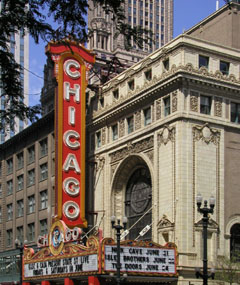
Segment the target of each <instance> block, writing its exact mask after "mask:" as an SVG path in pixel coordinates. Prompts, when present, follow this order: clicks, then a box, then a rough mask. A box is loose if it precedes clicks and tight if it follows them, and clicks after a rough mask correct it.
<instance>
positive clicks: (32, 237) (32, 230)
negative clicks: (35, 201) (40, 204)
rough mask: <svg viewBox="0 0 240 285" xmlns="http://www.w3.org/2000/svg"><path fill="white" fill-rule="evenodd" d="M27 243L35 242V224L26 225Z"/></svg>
mask: <svg viewBox="0 0 240 285" xmlns="http://www.w3.org/2000/svg"><path fill="white" fill-rule="evenodd" d="M27 239H28V241H35V224H34V223H31V224H28V238H27Z"/></svg>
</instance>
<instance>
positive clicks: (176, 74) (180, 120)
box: [0, 3, 240, 284]
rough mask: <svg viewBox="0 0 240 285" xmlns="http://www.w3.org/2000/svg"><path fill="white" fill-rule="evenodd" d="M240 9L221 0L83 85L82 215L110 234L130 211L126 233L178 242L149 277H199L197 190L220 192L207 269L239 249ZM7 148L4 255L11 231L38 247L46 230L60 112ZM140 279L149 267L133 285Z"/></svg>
mask: <svg viewBox="0 0 240 285" xmlns="http://www.w3.org/2000/svg"><path fill="white" fill-rule="evenodd" d="M239 13H240V5H239V4H237V3H232V4H231V9H229V7H228V6H224V7H223V8H221V9H219V10H218V11H216V12H215V13H213V14H212V15H210V16H209V17H207V18H206V19H204V20H203V21H202V22H200V23H199V24H197V25H196V26H194V27H193V28H191V29H190V30H188V31H187V32H185V33H184V34H182V35H180V36H178V37H177V38H175V39H174V40H172V41H170V42H169V43H168V44H166V45H164V47H162V48H161V49H159V50H156V51H155V52H153V53H152V54H150V55H149V56H147V57H146V58H145V59H143V60H142V61H140V62H138V63H136V64H135V65H133V66H132V67H130V68H129V69H127V70H125V71H124V72H123V73H121V74H119V75H118V76H116V77H115V78H113V79H111V80H110V81H108V82H107V83H106V84H104V85H103V86H102V88H101V90H100V92H99V93H98V94H95V93H93V92H92V91H89V92H87V94H86V98H87V111H86V113H87V115H86V202H85V208H86V219H87V221H88V224H89V225H90V224H91V225H92V226H96V228H98V229H99V230H100V231H101V232H102V235H103V237H112V238H114V236H115V233H114V231H113V230H112V227H111V216H116V217H117V218H119V219H121V220H122V219H123V217H124V216H126V217H127V218H128V224H127V231H126V232H125V237H124V238H123V239H125V240H128V239H130V240H135V239H136V240H151V241H154V242H155V243H157V244H161V245H164V244H166V243H174V244H176V246H177V253H178V262H177V272H178V276H177V277H176V278H175V279H172V280H170V279H167V278H166V279H164V278H163V279H156V280H155V279H154V278H153V279H151V280H150V279H149V280H150V281H151V282H155V283H158V284H160V283H163V284H165V283H166V282H169V283H173V284H189V282H191V284H197V283H199V280H198V281H197V280H196V279H195V268H196V267H201V266H202V258H203V256H202V251H203V246H202V229H203V225H202V215H201V214H199V213H198V211H197V204H196V197H197V195H198V194H199V193H200V194H201V195H202V197H203V198H204V199H205V200H209V199H210V197H212V196H213V197H214V198H215V207H214V213H213V214H211V215H210V218H209V227H208V235H207V243H208V266H209V271H210V269H211V268H215V269H216V268H217V259H218V258H219V257H222V256H228V257H229V256H231V255H232V254H233V253H234V252H235V251H237V250H239V248H240V211H239V203H240V195H239V184H240V175H239V169H240V163H239V161H240V145H239V142H240V124H239V123H240V89H239V87H240V37H239V27H240V16H239ZM0 149H1V152H0V156H1V157H0V158H1V177H0V183H1V188H0V189H1V197H0V214H1V216H0V217H1V220H0V231H1V241H0V242H1V244H0V250H1V251H2V253H1V254H3V253H4V252H6V251H10V250H13V249H14V240H15V239H16V238H18V239H21V240H25V239H27V240H28V244H29V246H33V245H34V244H35V243H36V240H37V237H38V236H39V235H43V234H44V233H47V232H49V230H50V228H51V223H52V214H53V213H54V206H55V202H54V201H55V198H54V196H55V192H54V168H55V163H54V159H55V149H54V127H53V114H52V113H49V114H47V115H45V116H44V117H43V118H42V119H41V120H39V121H38V122H37V123H35V124H34V125H32V126H30V127H28V128H27V129H26V130H24V131H23V132H21V133H19V134H18V135H16V136H14V137H13V138H12V139H10V140H9V141H7V142H6V143H4V144H3V145H1V146H0ZM31 159H32V160H31ZM20 177H22V178H21V179H23V180H22V183H20V181H21V180H20ZM11 185H12V186H11ZM20 201H22V202H21V203H22V204H21V203H20ZM21 205H22V206H21ZM143 229H144V230H143ZM126 280H127V281H126V282H128V279H126ZM141 282H146V281H145V279H144V276H143V275H140V276H138V278H137V279H136V282H135V283H141ZM209 282H211V281H210V280H209Z"/></svg>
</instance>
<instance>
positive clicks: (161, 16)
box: [88, 0, 173, 83]
mask: <svg viewBox="0 0 240 285" xmlns="http://www.w3.org/2000/svg"><path fill="white" fill-rule="evenodd" d="M123 9H124V13H125V18H126V21H127V23H128V24H129V25H130V26H131V27H132V28H133V27H136V26H141V27H142V28H144V29H148V30H150V31H152V32H153V38H152V41H150V42H149V44H145V43H144V44H143V48H142V49H140V48H138V47H137V46H134V45H133V49H131V50H130V51H127V50H126V48H125V45H124V37H123V36H122V35H119V36H118V37H117V39H116V38H115V33H116V32H117V30H116V26H115V24H114V23H113V21H112V20H111V19H112V15H111V14H106V13H105V12H104V11H103V9H102V8H101V7H100V6H99V5H97V4H96V3H94V1H89V10H88V27H89V29H90V30H91V32H92V33H91V37H90V39H89V43H88V48H89V49H91V50H93V51H94V52H95V53H96V60H97V64H96V67H95V68H97V67H98V72H99V70H101V72H102V73H103V75H105V76H107V73H108V70H106V69H107V68H108V69H109V62H110V65H111V64H112V65H113V66H112V69H113V70H111V72H112V73H114V70H115V71H116V70H118V71H117V73H119V71H122V70H124V69H126V68H128V67H130V66H131V65H132V64H134V63H136V62H138V61H139V60H141V59H143V58H144V57H145V56H146V55H148V54H149V53H151V52H152V51H154V50H156V49H158V48H160V47H161V46H163V45H164V44H166V43H167V42H168V41H170V40H171V39H172V38H173V0H155V1H152V0H151V1H150V0H149V1H148V0H146V1H136V0H126V1H125V3H124V5H123ZM112 58H116V59H118V61H119V62H118V63H116V62H115V63H114V62H112ZM106 65H108V66H106ZM110 78H112V77H110ZM108 79H109V77H108ZM95 80H97V79H96V78H95ZM95 80H93V83H94V82H95Z"/></svg>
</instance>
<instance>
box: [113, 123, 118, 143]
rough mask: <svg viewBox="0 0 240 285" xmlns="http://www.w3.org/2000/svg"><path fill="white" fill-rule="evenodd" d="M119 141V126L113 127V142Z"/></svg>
mask: <svg viewBox="0 0 240 285" xmlns="http://www.w3.org/2000/svg"><path fill="white" fill-rule="evenodd" d="M117 139H118V125H117V124H116V125H113V126H112V140H113V141H115V140H117Z"/></svg>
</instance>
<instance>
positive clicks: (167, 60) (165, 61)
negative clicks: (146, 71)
mask: <svg viewBox="0 0 240 285" xmlns="http://www.w3.org/2000/svg"><path fill="white" fill-rule="evenodd" d="M163 67H164V69H165V70H167V71H168V70H169V59H166V60H164V61H163Z"/></svg>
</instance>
